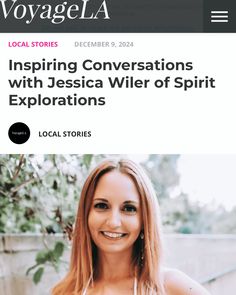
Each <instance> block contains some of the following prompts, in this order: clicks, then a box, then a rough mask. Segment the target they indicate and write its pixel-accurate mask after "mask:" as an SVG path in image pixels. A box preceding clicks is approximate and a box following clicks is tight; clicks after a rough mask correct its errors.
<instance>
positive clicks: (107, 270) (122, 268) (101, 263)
mask: <svg viewBox="0 0 236 295" xmlns="http://www.w3.org/2000/svg"><path fill="white" fill-rule="evenodd" d="M98 270H99V272H98V277H97V279H98V280H104V281H110V282H111V281H119V280H124V279H128V278H130V277H133V276H134V271H133V268H132V259H131V255H130V253H118V254H114V253H112V254H110V253H109V254H108V253H99V255H98Z"/></svg>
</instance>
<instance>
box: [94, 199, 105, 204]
mask: <svg viewBox="0 0 236 295" xmlns="http://www.w3.org/2000/svg"><path fill="white" fill-rule="evenodd" d="M93 200H94V201H103V202H107V203H108V200H107V199H104V198H95V199H93Z"/></svg>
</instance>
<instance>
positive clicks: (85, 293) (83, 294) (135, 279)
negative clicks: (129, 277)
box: [82, 278, 138, 295]
mask: <svg viewBox="0 0 236 295" xmlns="http://www.w3.org/2000/svg"><path fill="white" fill-rule="evenodd" d="M90 281H91V279H90V280H89V281H88V284H87V286H86V287H85V289H84V291H83V292H82V295H87V290H88V287H89V284H90ZM133 290H134V295H137V294H138V282H137V278H134V287H133Z"/></svg>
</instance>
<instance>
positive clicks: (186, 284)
mask: <svg viewBox="0 0 236 295" xmlns="http://www.w3.org/2000/svg"><path fill="white" fill-rule="evenodd" d="M163 274H164V284H165V289H166V292H167V295H210V293H209V292H208V291H207V290H206V289H204V288H203V287H202V286H201V285H200V284H199V283H197V282H196V281H194V280H193V279H191V278H190V277H189V276H187V275H186V274H184V273H183V272H181V271H179V270H177V269H170V268H165V269H164V270H163Z"/></svg>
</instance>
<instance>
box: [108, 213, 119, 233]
mask: <svg viewBox="0 0 236 295" xmlns="http://www.w3.org/2000/svg"><path fill="white" fill-rule="evenodd" d="M107 225H108V226H109V227H110V228H111V229H113V228H118V227H120V226H121V216H120V212H117V211H116V210H113V211H111V212H110V214H109V216H108V218H107Z"/></svg>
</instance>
